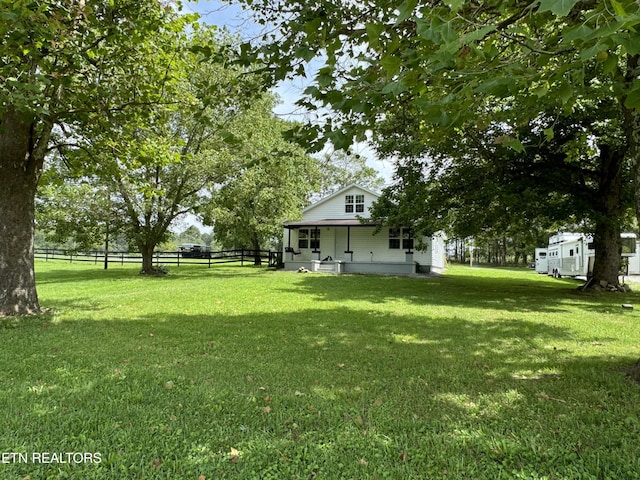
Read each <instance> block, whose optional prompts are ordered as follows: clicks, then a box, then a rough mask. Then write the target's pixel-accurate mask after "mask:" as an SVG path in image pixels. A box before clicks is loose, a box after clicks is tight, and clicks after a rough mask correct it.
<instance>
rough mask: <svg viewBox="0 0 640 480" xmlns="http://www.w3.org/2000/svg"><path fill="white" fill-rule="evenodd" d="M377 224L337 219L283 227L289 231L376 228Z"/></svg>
mask: <svg viewBox="0 0 640 480" xmlns="http://www.w3.org/2000/svg"><path fill="white" fill-rule="evenodd" d="M378 225H379V224H378V223H374V222H365V223H362V222H360V221H359V220H358V219H356V218H338V219H324V220H307V221H305V222H291V223H288V224H287V225H285V226H284V228H288V229H289V230H291V229H294V228H301V227H376V226H378Z"/></svg>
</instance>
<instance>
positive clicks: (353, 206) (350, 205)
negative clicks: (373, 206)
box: [344, 195, 364, 213]
mask: <svg viewBox="0 0 640 480" xmlns="http://www.w3.org/2000/svg"><path fill="white" fill-rule="evenodd" d="M344 211H345V213H353V212H356V213H364V195H345V197H344Z"/></svg>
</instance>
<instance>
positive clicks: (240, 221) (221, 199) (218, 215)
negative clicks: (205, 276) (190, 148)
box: [205, 97, 319, 250]
mask: <svg viewBox="0 0 640 480" xmlns="http://www.w3.org/2000/svg"><path fill="white" fill-rule="evenodd" d="M272 108H273V99H271V98H269V97H264V98H263V99H261V100H257V101H256V102H255V103H254V105H253V106H252V107H251V108H250V109H249V110H248V111H247V112H246V113H245V115H243V116H242V117H240V118H238V119H237V121H235V122H232V123H230V124H229V125H228V128H227V131H228V132H229V133H230V134H231V135H233V137H234V138H237V139H238V142H237V144H236V145H230V146H229V147H228V148H227V149H226V150H225V158H226V160H225V161H224V162H223V163H221V164H220V165H218V166H217V169H218V171H220V172H221V175H220V178H221V181H220V185H219V186H218V188H217V189H216V191H215V192H214V194H213V196H212V202H211V210H209V211H208V212H207V213H206V214H205V221H207V223H215V228H214V236H215V239H216V240H217V241H218V242H219V243H220V244H221V245H222V246H223V247H225V248H251V249H256V250H258V249H264V248H270V247H271V246H272V245H273V244H277V243H278V242H279V240H280V238H281V236H282V222H284V221H285V220H287V219H293V218H297V217H299V215H300V212H301V210H302V208H303V207H304V206H305V205H306V202H307V198H308V197H309V194H310V192H312V191H314V190H315V189H316V188H317V182H318V178H319V172H318V168H317V165H316V163H315V162H314V161H313V160H312V159H311V158H310V157H309V156H308V155H307V154H306V153H305V152H304V150H302V149H301V148H300V147H299V146H297V145H295V144H293V143H291V142H288V141H286V140H285V139H284V138H283V134H284V132H285V131H286V130H287V129H289V128H290V125H289V124H288V123H287V122H284V121H282V120H280V119H278V118H276V117H274V116H273V114H272V113H271V110H272Z"/></svg>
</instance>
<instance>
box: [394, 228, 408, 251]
mask: <svg viewBox="0 0 640 480" xmlns="http://www.w3.org/2000/svg"><path fill="white" fill-rule="evenodd" d="M400 240H402V243H400ZM400 245H402V248H403V249H405V250H407V251H410V250H413V234H412V233H411V229H410V228H390V229H389V249H392V250H393V249H399V248H400Z"/></svg>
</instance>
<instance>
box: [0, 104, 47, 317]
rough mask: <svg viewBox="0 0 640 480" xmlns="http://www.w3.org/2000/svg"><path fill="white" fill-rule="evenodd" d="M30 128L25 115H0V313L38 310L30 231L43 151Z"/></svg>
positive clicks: (30, 312) (25, 313)
mask: <svg viewBox="0 0 640 480" xmlns="http://www.w3.org/2000/svg"><path fill="white" fill-rule="evenodd" d="M35 130H36V129H35V124H34V123H33V122H32V121H30V119H28V118H25V117H24V116H23V115H21V114H19V113H18V112H16V111H15V110H13V109H11V108H9V109H7V110H5V111H4V113H3V115H2V118H0V316H8V315H28V314H37V313H40V311H41V310H40V304H39V302H38V295H37V292H36V282H35V274H34V265H33V234H34V218H35V195H36V187H37V185H38V179H39V176H40V172H41V169H42V163H43V158H44V152H43V150H44V149H43V148H41V147H42V144H41V142H42V141H43V139H42V137H41V138H39V139H38V138H36V131H35ZM46 136H47V137H48V134H47V135H46Z"/></svg>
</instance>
